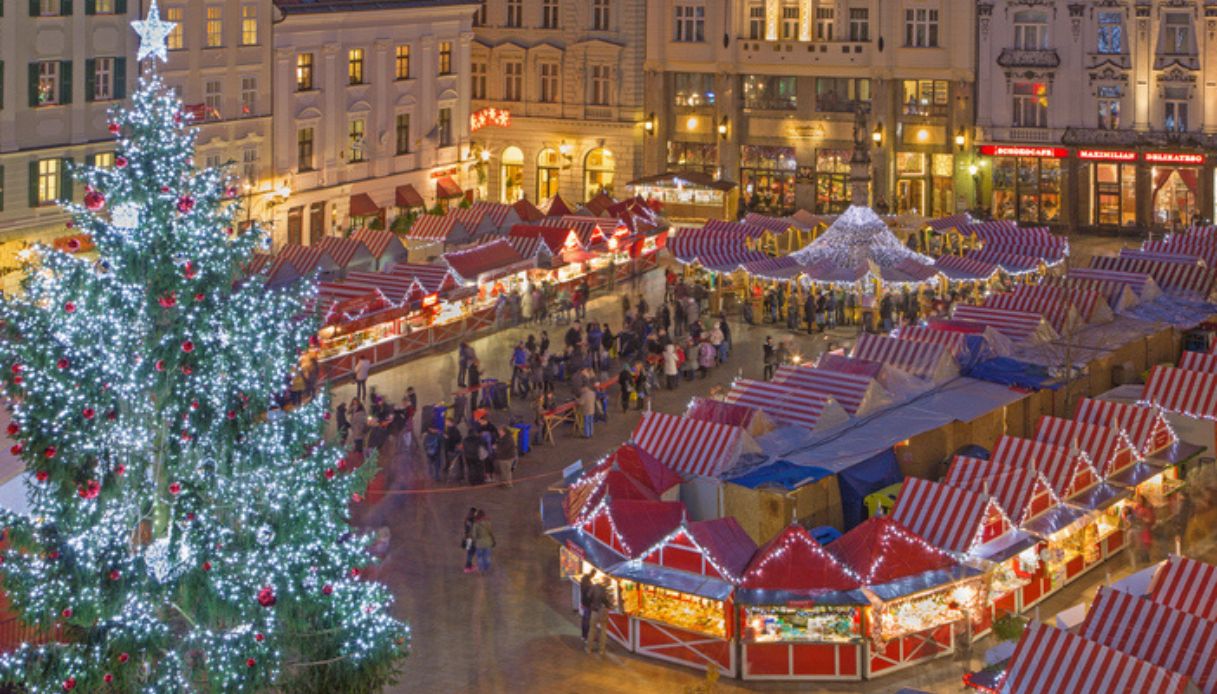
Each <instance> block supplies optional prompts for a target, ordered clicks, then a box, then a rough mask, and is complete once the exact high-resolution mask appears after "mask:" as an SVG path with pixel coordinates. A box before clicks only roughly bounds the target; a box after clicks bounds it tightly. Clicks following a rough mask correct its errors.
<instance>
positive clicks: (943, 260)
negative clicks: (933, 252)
mask: <svg viewBox="0 0 1217 694" xmlns="http://www.w3.org/2000/svg"><path fill="white" fill-rule="evenodd" d="M934 267H936V268H937V269H938V271H939V272H940V273H942V274H943V276H944V277H946V278H947V279H948V280H949V281H951V282H969V283H972V284H975V285H980V286H981V287H987V286H988V284H989V283H990V282H992V281H993V280H995V279H997V277H998V275H999V274H1000V273H1001V270H1002V268H1001V267H999V266H998V265H997V264H996V263H988V262H985V261H983V260H979V259H977V258H974V257H969V256H958V255H943V256H939V258H938V259H937V260H935V261H934Z"/></svg>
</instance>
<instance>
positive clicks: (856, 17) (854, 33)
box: [849, 7, 870, 41]
mask: <svg viewBox="0 0 1217 694" xmlns="http://www.w3.org/2000/svg"><path fill="white" fill-rule="evenodd" d="M849 40H850V41H870V10H869V9H868V8H865V7H851V8H849Z"/></svg>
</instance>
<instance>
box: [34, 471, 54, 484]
mask: <svg viewBox="0 0 1217 694" xmlns="http://www.w3.org/2000/svg"><path fill="white" fill-rule="evenodd" d="M50 476H51V473H49V472H47V471H46V470H39V471H38V472H35V473H34V479H36V480H38V481H39V482H46V481H47V478H48V477H50Z"/></svg>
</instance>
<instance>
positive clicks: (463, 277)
mask: <svg viewBox="0 0 1217 694" xmlns="http://www.w3.org/2000/svg"><path fill="white" fill-rule="evenodd" d="M443 260H444V263H445V264H447V265H448V267H449V268H451V270H452V272H453V274H455V275H456V277H457V278H458V279H459V280H460V281H461V283H462V284H464V285H466V286H476V287H477V298H476V301H477V302H478V303H484V302H489V301H492V300H493V299H495V298H497V297H499V296H500V295H503V294H507V293H510V292H512V291H522V290H523V289H524V288H525V287H527V282H528V272H529V270H530V269H532V268H533V267H535V261H533V260H531V259H526V258H522V257H520V254H519V253H518V252H516V250H515V248H512V246H511V244H510V243H507V241H505V240H503V239H497V240H495V241H491V242H490V243H485V244H482V245H480V246H474V247H473V248H469V249H466V250H462V251H451V252H448V253H445V254H444V255H443Z"/></svg>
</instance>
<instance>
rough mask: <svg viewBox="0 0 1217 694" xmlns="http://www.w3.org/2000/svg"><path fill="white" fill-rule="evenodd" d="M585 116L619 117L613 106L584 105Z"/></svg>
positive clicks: (608, 118)
mask: <svg viewBox="0 0 1217 694" xmlns="http://www.w3.org/2000/svg"><path fill="white" fill-rule="evenodd" d="M583 117H584V118H586V119H588V120H614V119H615V118H616V117H617V114H616V113H615V110H614V109H613V107H612V106H591V105H588V106H584V107H583Z"/></svg>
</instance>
